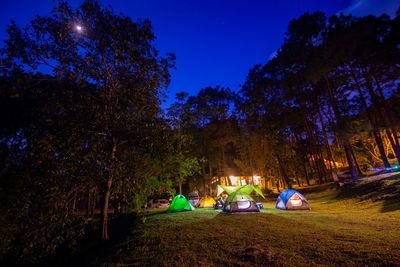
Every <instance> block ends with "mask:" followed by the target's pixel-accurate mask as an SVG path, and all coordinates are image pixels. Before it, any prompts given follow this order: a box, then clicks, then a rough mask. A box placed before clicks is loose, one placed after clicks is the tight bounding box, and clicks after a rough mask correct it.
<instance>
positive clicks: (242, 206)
mask: <svg viewBox="0 0 400 267" xmlns="http://www.w3.org/2000/svg"><path fill="white" fill-rule="evenodd" d="M223 210H224V211H226V212H259V211H260V210H259V209H258V207H257V204H256V202H255V201H254V199H253V198H252V197H251V196H250V195H249V194H247V193H245V192H243V191H235V192H233V193H232V194H230V195H229V196H228V198H227V199H226V201H225V203H224V207H223Z"/></svg>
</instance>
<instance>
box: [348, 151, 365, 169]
mask: <svg viewBox="0 0 400 267" xmlns="http://www.w3.org/2000/svg"><path fill="white" fill-rule="evenodd" d="M349 148H350V152H351V156H352V157H353V159H354V164H355V165H356V168H357V172H358V175H359V176H363V173H362V171H361V169H360V166H359V165H358V162H357V158H356V156H355V155H354V152H353V149H352V148H351V145H350V146H349Z"/></svg>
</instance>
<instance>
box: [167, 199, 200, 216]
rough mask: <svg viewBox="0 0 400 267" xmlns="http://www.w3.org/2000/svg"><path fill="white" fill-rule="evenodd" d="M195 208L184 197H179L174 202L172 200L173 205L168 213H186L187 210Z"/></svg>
mask: <svg viewBox="0 0 400 267" xmlns="http://www.w3.org/2000/svg"><path fill="white" fill-rule="evenodd" d="M194 209H195V208H194V207H193V206H192V205H191V204H190V203H189V201H188V200H187V199H186V197H185V196H183V195H177V196H176V197H175V198H174V200H172V202H171V205H169V208H168V210H167V212H168V213H169V212H177V211H185V210H194Z"/></svg>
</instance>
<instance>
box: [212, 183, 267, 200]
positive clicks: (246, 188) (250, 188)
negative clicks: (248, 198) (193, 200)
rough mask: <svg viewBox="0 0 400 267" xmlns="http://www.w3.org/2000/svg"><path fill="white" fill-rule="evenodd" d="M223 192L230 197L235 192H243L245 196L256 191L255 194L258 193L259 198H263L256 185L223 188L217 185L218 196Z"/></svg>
mask: <svg viewBox="0 0 400 267" xmlns="http://www.w3.org/2000/svg"><path fill="white" fill-rule="evenodd" d="M224 191H225V192H226V193H228V195H231V194H232V193H233V192H236V191H241V192H245V193H246V194H249V195H250V194H251V192H253V191H256V193H258V194H259V195H260V196H262V197H263V198H265V197H264V195H263V193H262V191H261V189H260V188H259V187H258V186H257V185H252V184H246V185H242V186H223V185H218V195H219V194H221V193H222V192H224Z"/></svg>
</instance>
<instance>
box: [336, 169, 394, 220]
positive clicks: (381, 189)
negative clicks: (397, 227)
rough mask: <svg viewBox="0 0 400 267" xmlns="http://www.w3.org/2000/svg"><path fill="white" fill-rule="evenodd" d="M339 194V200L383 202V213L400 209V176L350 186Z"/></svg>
mask: <svg viewBox="0 0 400 267" xmlns="http://www.w3.org/2000/svg"><path fill="white" fill-rule="evenodd" d="M338 192H339V193H338V194H337V195H336V197H335V199H337V200H349V199H354V200H356V201H358V202H362V201H367V200H369V201H372V202H382V208H381V212H382V213H383V212H391V211H396V210H399V209H400V203H399V201H400V177H399V176H398V175H396V176H394V177H393V176H392V177H388V178H383V179H379V180H373V181H368V180H365V181H360V182H356V183H352V184H348V185H345V186H344V187H343V188H340V189H339V190H338Z"/></svg>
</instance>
